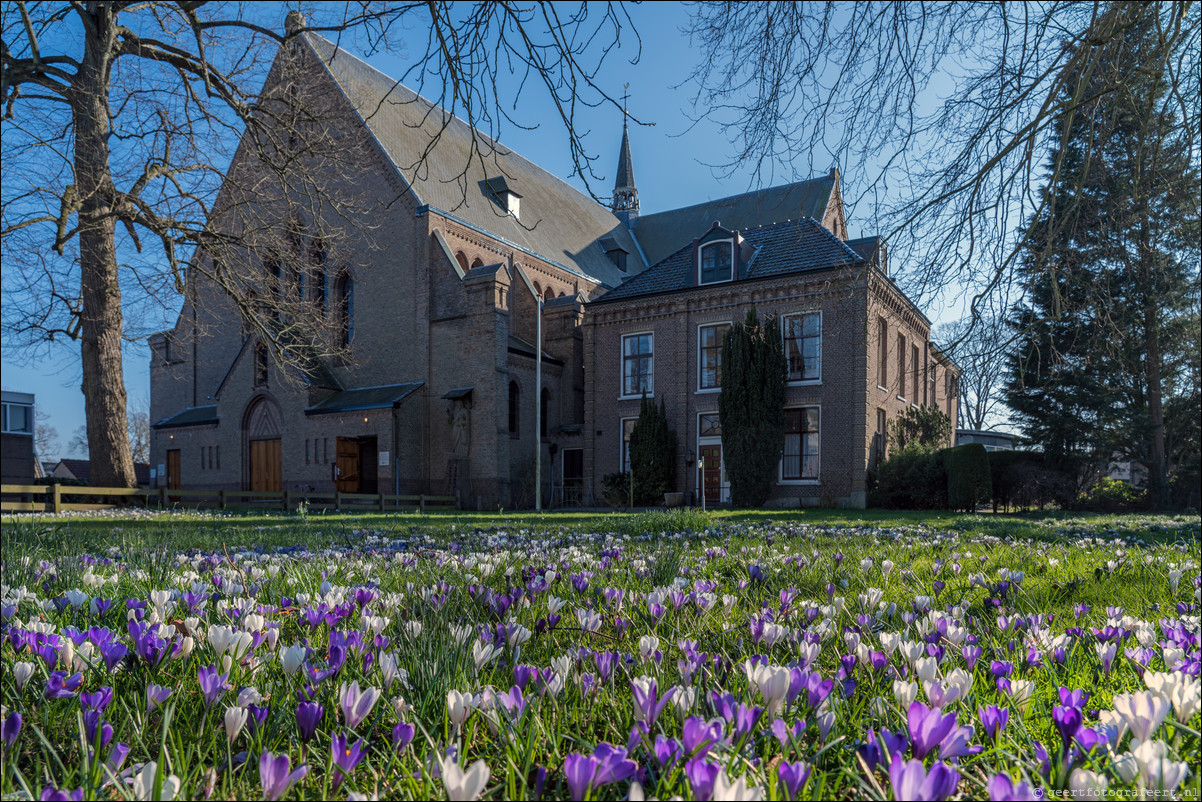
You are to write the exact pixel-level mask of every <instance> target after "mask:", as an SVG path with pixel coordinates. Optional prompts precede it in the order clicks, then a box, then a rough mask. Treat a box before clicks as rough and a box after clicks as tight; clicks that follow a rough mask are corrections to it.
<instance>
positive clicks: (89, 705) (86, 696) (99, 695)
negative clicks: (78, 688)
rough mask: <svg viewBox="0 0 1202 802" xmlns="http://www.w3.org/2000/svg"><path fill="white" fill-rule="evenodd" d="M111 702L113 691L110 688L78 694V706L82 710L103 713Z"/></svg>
mask: <svg viewBox="0 0 1202 802" xmlns="http://www.w3.org/2000/svg"><path fill="white" fill-rule="evenodd" d="M112 701H113V689H112V688H110V687H104V688H97V689H96V690H95V691H93V692H92V693H87V692H83V693H80V694H79V706H80V707H82V708H83V709H84V710H101V711H103V710H104V709H105V708H106V707H108V706H109V704H110V703H111V702H112Z"/></svg>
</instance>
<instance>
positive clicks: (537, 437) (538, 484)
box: [513, 262, 543, 512]
mask: <svg viewBox="0 0 1202 802" xmlns="http://www.w3.org/2000/svg"><path fill="white" fill-rule="evenodd" d="M513 267H514V270H515V272H517V274H518V275H519V276H521V277H522V283H523V284H525V285H526V289H527V290H529V291H530V294H531V295H532V296H533V297H534V303H535V305H536V306H537V307H538V310H537V315H536V318H537V322H536V324H535V325H536V326H537V329H538V337H537V340H538V342H536V343H535V345H534V509H535V510H536V511H537V512H542V511H543V429H542V426H543V297H542V296H541V295H539V294H538V291H537V290H535V289H534V284H533V283H532V282H531V281H530V277H529V276H527V275H526V271H525V270H523V269H522V266H521V265H520V264H517V263H516V262H515V263H513Z"/></svg>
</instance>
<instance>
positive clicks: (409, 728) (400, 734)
mask: <svg viewBox="0 0 1202 802" xmlns="http://www.w3.org/2000/svg"><path fill="white" fill-rule="evenodd" d="M416 731H417V728H416V727H414V726H413V725H412V724H406V723H405V722H404V721H402V722H401V723H400V724H398V725H396V726H395V727H393V728H392V748H393V749H394V750H395V751H396V753H397V754H400V753H401V752H402V751H404V749H405V747H406V746H408V745H409V742H410V741H412V740H413V735H414V733H415V732H416Z"/></svg>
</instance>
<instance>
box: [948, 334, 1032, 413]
mask: <svg viewBox="0 0 1202 802" xmlns="http://www.w3.org/2000/svg"><path fill="white" fill-rule="evenodd" d="M936 331H937V334H938V338H939V340H940V341H941V342H947V343H951V347H950V348H949V351H948V355H949V356H950V357H951V358H952V360H953V361H955V363H956V366H957V367H959V368H960V381H959V389H960V415H959V420H958V421H957V422H956V425H957V426H958V427H960V428H962V429H986V428H988V427H989V425H990V424H991V423H992V422H994V421H996V420H997V419H998V418H999V417H1002V415H1003V412H1004V410H1005V408H1006V407H1005V401H1004V398H1005V378H1006V367H1007V363H1006V359H1007V356H1008V352H1009V347H1010V345H1011V343H1012V341H1013V338H1014V332H1013V331H1011V330H1009V329H1007V327H1006V326H1005V325H1004V323H1003V322H1002V321H1001V319H999V318H998V317H995V316H992V315H991V316H989V317H986V318H984V319H982V320H979V321H976V322H975V323H974V322H973V320H972V318H964V319H962V320H958V321H956V322H955V323H946V324H944V325H942V326H939V327H938V328H937V330H936Z"/></svg>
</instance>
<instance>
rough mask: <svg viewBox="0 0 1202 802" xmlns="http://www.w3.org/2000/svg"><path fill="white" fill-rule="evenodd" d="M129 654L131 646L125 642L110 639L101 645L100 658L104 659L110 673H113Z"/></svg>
mask: <svg viewBox="0 0 1202 802" xmlns="http://www.w3.org/2000/svg"><path fill="white" fill-rule="evenodd" d="M127 654H129V647H127V646H126V645H125V644H124V643H118V642H116V641H110V642H108V643H105V644H103V645H102V646H101V647H100V658H101V659H102V660H104V667H105V668H107V669H108V670H109V673H112V671H113V669H115V668H116V667H117V666H118V665H119V664H120V663H121V661H122V660H124V659H125V656H126V655H127Z"/></svg>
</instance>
